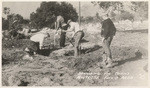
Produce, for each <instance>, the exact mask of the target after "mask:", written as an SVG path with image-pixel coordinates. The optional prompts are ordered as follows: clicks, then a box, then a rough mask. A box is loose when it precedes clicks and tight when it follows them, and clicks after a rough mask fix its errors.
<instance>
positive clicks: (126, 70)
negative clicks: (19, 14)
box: [2, 30, 148, 86]
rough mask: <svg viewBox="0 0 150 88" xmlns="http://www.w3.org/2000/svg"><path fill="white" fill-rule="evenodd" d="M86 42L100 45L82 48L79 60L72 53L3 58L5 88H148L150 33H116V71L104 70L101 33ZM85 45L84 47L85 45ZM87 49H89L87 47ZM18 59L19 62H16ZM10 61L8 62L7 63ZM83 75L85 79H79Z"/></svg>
mask: <svg viewBox="0 0 150 88" xmlns="http://www.w3.org/2000/svg"><path fill="white" fill-rule="evenodd" d="M84 39H86V41H88V42H84V43H86V44H89V45H96V46H97V45H99V47H97V48H94V47H92V48H90V49H83V50H82V52H83V54H82V55H81V57H79V58H74V57H73V52H72V51H71V52H70V51H69V52H68V53H69V54H68V53H67V54H64V53H63V54H61V55H59V54H58V55H57V54H56V53H53V52H57V51H58V53H61V52H63V51H59V50H55V51H53V52H51V54H50V55H48V56H43V55H35V56H33V58H34V60H32V61H30V60H24V59H22V58H23V56H21V55H22V54H20V53H23V54H24V52H22V51H20V52H19V51H16V50H14V51H13V50H7V51H6V50H3V53H4V52H8V53H9V52H10V53H12V52H19V54H18V53H16V54H18V55H19V56H17V57H16V58H13V59H12V58H11V57H10V59H8V58H7V59H5V58H4V59H3V65H2V85H3V86H123V85H128V86H146V85H147V82H148V81H147V80H148V79H147V78H148V77H147V76H148V73H147V64H148V33H147V32H145V31H144V30H140V31H139V30H138V31H126V32H117V34H116V36H115V37H114V39H113V41H112V46H111V50H112V54H113V60H114V61H116V62H118V65H116V66H115V67H114V68H103V67H102V66H103V65H102V64H101V62H102V47H101V37H100V34H99V33H97V34H94V35H93V34H86V35H85V37H84ZM83 45H84V44H83ZM87 47H88V46H87ZM14 59H16V60H14ZM6 62H7V63H6ZM90 73H92V74H90ZM81 74H82V76H80V75H81Z"/></svg>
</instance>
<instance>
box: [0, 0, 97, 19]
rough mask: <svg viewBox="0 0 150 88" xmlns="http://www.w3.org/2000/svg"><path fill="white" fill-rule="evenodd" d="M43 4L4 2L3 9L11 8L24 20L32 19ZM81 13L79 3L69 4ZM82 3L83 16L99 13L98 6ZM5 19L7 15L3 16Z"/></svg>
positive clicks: (11, 10)
mask: <svg viewBox="0 0 150 88" xmlns="http://www.w3.org/2000/svg"><path fill="white" fill-rule="evenodd" d="M40 3H41V2H3V3H2V7H9V8H10V12H11V13H16V14H20V15H21V16H23V18H24V19H29V18H30V13H32V12H35V11H36V9H37V8H38V7H40ZM69 3H71V4H72V5H73V7H74V8H75V9H76V11H77V13H78V12H79V2H75V1H74V2H73V1H72V2H69ZM80 3H81V16H84V17H87V16H95V14H96V13H97V12H98V11H99V8H98V6H94V5H93V4H92V3H91V2H80ZM2 16H3V17H4V18H6V15H4V14H2Z"/></svg>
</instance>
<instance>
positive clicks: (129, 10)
mask: <svg viewBox="0 0 150 88" xmlns="http://www.w3.org/2000/svg"><path fill="white" fill-rule="evenodd" d="M91 3H93V5H99V7H100V9H103V10H108V8H109V7H113V8H114V9H113V11H111V12H115V14H113V15H112V16H113V17H115V18H114V19H117V20H116V21H119V20H125V19H128V20H131V21H134V20H135V19H137V20H143V19H148V2H147V1H142V2H134V1H132V2H129V1H126V2H116V1H115V2H108V1H102V2H101V1H99V2H91Z"/></svg>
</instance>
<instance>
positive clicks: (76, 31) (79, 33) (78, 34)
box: [64, 20, 84, 57]
mask: <svg viewBox="0 0 150 88" xmlns="http://www.w3.org/2000/svg"><path fill="white" fill-rule="evenodd" d="M67 24H68V25H69V26H70V28H69V29H68V30H64V32H72V39H74V40H75V43H74V56H75V57H77V56H79V55H80V42H81V39H82V38H83V37H84V32H83V30H82V29H80V27H79V24H78V23H77V22H72V21H71V20H68V22H67Z"/></svg>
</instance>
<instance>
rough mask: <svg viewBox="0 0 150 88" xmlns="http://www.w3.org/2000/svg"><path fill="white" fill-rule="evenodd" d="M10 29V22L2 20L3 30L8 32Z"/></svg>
mask: <svg viewBox="0 0 150 88" xmlns="http://www.w3.org/2000/svg"><path fill="white" fill-rule="evenodd" d="M8 28H9V22H8V20H6V19H4V18H2V30H8Z"/></svg>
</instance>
